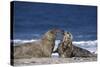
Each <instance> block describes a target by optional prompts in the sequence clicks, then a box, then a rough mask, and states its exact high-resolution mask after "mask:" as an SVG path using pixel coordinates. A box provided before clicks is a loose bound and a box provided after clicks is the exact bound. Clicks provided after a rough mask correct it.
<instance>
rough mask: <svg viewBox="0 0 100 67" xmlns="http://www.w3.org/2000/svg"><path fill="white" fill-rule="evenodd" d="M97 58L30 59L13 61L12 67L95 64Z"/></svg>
mask: <svg viewBox="0 0 100 67" xmlns="http://www.w3.org/2000/svg"><path fill="white" fill-rule="evenodd" d="M96 61H97V57H91V58H79V57H73V58H30V59H14V66H24V65H25V66H26V65H44V64H61V63H80V62H96Z"/></svg>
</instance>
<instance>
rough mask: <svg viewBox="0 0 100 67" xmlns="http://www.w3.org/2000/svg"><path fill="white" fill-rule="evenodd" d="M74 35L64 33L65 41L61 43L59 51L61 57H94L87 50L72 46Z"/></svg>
mask: <svg viewBox="0 0 100 67" xmlns="http://www.w3.org/2000/svg"><path fill="white" fill-rule="evenodd" d="M72 38H73V37H72V34H71V33H70V32H64V33H63V40H62V41H61V42H60V44H59V46H58V48H57V50H55V51H54V52H58V54H59V57H62V58H71V57H93V56H94V55H93V54H92V53H91V52H89V51H88V50H86V49H83V48H80V47H78V46H75V45H73V44H72Z"/></svg>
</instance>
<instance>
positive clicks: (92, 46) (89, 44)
mask: <svg viewBox="0 0 100 67" xmlns="http://www.w3.org/2000/svg"><path fill="white" fill-rule="evenodd" d="M12 41H13V43H14V46H16V45H18V44H21V43H29V42H34V41H37V40H34V39H30V40H21V39H16V40H12ZM59 43H60V40H56V41H55V48H54V50H56V49H57V47H58V44H59ZM72 43H73V45H75V46H78V47H81V48H84V49H87V50H89V51H91V52H95V53H97V40H89V41H73V42H72Z"/></svg>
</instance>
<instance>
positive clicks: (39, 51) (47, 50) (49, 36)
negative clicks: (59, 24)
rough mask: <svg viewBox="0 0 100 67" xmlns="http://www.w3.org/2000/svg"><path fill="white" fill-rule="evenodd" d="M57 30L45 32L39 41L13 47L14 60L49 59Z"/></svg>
mask: <svg viewBox="0 0 100 67" xmlns="http://www.w3.org/2000/svg"><path fill="white" fill-rule="evenodd" d="M59 31H60V30H59V29H51V30H49V31H47V32H46V33H45V34H44V35H43V36H42V38H41V39H39V40H38V41H35V42H32V43H24V44H20V45H18V46H14V58H32V57H37V58H39V57H51V53H52V52H53V49H54V46H55V39H56V34H57V32H59Z"/></svg>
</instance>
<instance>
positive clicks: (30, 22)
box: [11, 1, 97, 53]
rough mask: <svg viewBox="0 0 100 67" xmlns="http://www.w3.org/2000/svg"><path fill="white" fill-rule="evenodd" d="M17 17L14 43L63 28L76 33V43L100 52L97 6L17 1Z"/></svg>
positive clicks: (15, 11)
mask: <svg viewBox="0 0 100 67" xmlns="http://www.w3.org/2000/svg"><path fill="white" fill-rule="evenodd" d="M13 20H14V21H13V34H12V33H11V36H12V35H13V39H11V41H13V42H14V43H27V42H33V41H36V40H37V39H40V38H41V37H42V35H43V34H44V33H45V32H47V31H48V30H50V29H52V28H59V29H63V30H64V31H68V32H71V33H72V35H73V44H74V45H76V46H79V47H82V48H84V49H87V50H89V51H91V52H95V53H97V7H96V6H86V5H85V6H83V5H70V4H49V3H38V2H23V1H14V2H13ZM59 42H60V41H59V39H57V40H56V42H55V43H56V46H55V49H56V48H57V46H58V43H59Z"/></svg>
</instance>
